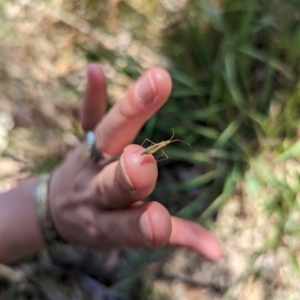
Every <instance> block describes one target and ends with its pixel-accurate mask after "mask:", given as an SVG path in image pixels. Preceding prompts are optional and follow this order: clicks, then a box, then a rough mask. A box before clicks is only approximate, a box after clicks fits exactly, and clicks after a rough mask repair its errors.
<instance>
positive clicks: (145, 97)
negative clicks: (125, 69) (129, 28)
mask: <svg viewBox="0 0 300 300" xmlns="http://www.w3.org/2000/svg"><path fill="white" fill-rule="evenodd" d="M171 87H172V83H171V79H170V76H169V74H168V73H167V72H166V71H164V70H162V69H159V68H154V69H151V70H149V71H147V72H145V73H144V74H143V75H142V76H141V78H139V79H138V81H137V82H135V83H134V84H133V85H132V86H131V87H130V88H129V90H128V92H127V94H126V95H125V97H124V98H123V99H121V100H120V101H119V102H118V103H116V104H115V105H114V106H113V108H112V109H111V110H110V111H109V112H108V113H107V114H104V112H105V107H106V105H105V94H106V79H105V76H104V74H103V71H102V69H101V67H100V66H99V65H97V64H91V65H90V66H89V68H88V71H87V88H86V94H85V99H84V101H83V105H82V109H81V121H82V126H83V129H84V130H85V131H88V130H93V129H94V131H95V134H96V141H97V148H98V149H99V150H100V151H101V152H102V153H103V154H104V156H105V159H104V160H103V161H101V163H100V164H99V165H95V164H94V163H93V162H92V161H91V159H90V158H88V157H87V156H86V154H85V151H86V150H85V145H80V146H79V147H78V148H76V149H75V150H74V151H72V152H71V153H70V154H69V155H68V156H67V158H66V160H65V162H64V163H63V164H62V165H61V166H60V167H59V168H58V169H57V170H56V171H55V172H54V173H53V175H52V179H51V182H50V189H49V209H50V214H51V217H52V220H53V222H54V225H55V228H56V230H57V231H58V233H59V234H60V235H61V237H62V238H63V239H64V240H66V241H67V242H70V243H75V244H84V245H87V246H91V247H94V248H97V249H111V248H121V247H131V248H147V249H152V248H157V247H162V246H164V245H166V244H168V245H174V246H183V247H188V248H191V249H194V250H195V251H197V252H198V253H200V254H202V255H203V256H205V257H206V258H208V259H210V260H216V259H218V258H219V257H220V256H221V250H220V246H219V243H218V242H217V240H216V239H215V238H214V237H213V236H212V235H211V234H210V233H208V232H207V231H206V230H205V229H204V228H202V227H201V226H199V225H198V224H197V223H195V222H192V221H187V220H183V219H180V218H177V217H172V216H170V215H169V212H168V211H167V210H166V208H165V207H164V206H163V205H161V204H160V203H158V202H148V203H142V202H141V200H142V199H143V198H145V197H146V196H148V195H149V194H150V193H151V192H152V191H153V189H154V186H155V183H156V180H157V163H156V160H155V159H154V157H153V156H152V155H140V154H141V152H142V151H143V148H142V147H139V148H137V147H138V146H137V145H130V143H131V142H132V141H133V140H134V138H135V136H136V135H137V133H138V131H139V130H140V128H141V127H142V126H143V124H144V123H145V122H146V121H147V119H149V118H150V117H151V116H152V115H153V114H154V113H155V112H156V111H157V110H158V109H159V108H160V107H161V106H162V105H163V104H164V103H165V102H166V100H167V99H168V97H169V95H170V92H171ZM137 149H138V150H137ZM119 155H121V156H120V158H119V159H118V160H117V161H113V160H112V157H115V156H119Z"/></svg>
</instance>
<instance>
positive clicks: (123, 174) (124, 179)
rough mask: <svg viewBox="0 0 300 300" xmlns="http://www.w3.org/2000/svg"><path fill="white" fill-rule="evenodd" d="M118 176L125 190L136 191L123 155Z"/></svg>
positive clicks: (119, 182)
mask: <svg viewBox="0 0 300 300" xmlns="http://www.w3.org/2000/svg"><path fill="white" fill-rule="evenodd" d="M116 178H117V181H118V184H119V185H120V186H122V187H123V188H124V189H125V190H128V191H130V192H134V191H135V190H136V189H135V187H134V186H133V184H132V182H131V180H130V178H129V176H128V174H127V171H126V168H125V165H124V161H123V156H121V158H120V160H119V165H118V168H117V172H116Z"/></svg>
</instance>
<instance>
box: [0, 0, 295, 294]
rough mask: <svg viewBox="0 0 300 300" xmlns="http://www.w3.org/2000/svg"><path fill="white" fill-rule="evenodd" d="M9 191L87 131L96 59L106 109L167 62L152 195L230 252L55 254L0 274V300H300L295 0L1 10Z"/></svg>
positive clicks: (168, 0) (0, 102) (2, 177)
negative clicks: (84, 120) (85, 98)
mask: <svg viewBox="0 0 300 300" xmlns="http://www.w3.org/2000/svg"><path fill="white" fill-rule="evenodd" d="M0 16H1V17H0V18H1V27H0V40H1V47H0V152H1V158H0V189H1V191H5V190H7V189H9V188H10V187H12V186H13V185H14V184H15V183H16V182H17V181H18V180H20V179H22V178H24V177H27V176H30V175H35V174H40V173H42V172H48V171H51V170H53V168H55V166H56V165H57V164H59V162H60V161H61V160H62V158H63V157H64V154H65V153H66V152H67V150H68V149H70V148H71V147H73V146H74V145H75V144H76V143H78V141H80V140H81V139H82V137H83V134H82V132H81V128H80V123H79V114H78V108H79V105H80V100H81V99H82V93H83V89H84V86H85V70H86V66H87V64H88V62H91V61H93V62H99V63H101V64H102V66H103V68H104V70H105V73H106V76H107V78H108V81H109V85H108V101H109V104H110V105H113V103H114V102H116V101H118V100H119V99H120V98H121V97H122V95H123V94H124V93H125V91H126V89H127V87H128V86H129V85H130V84H131V83H132V82H133V81H134V80H135V79H136V78H137V77H138V76H139V75H140V74H141V73H142V72H143V71H144V70H145V69H147V68H150V67H153V66H162V67H165V68H167V69H168V70H169V71H170V73H171V75H172V79H173V91H172V95H171V97H170V99H169V101H168V103H167V104H166V105H165V106H164V107H163V108H162V109H161V110H160V111H159V112H158V113H157V114H156V115H155V116H153V117H152V118H151V119H150V120H149V121H148V122H147V124H145V126H144V127H143V129H142V131H141V133H140V135H139V136H138V137H137V139H136V143H141V142H142V141H143V140H144V139H145V138H149V139H151V140H153V141H156V142H159V141H161V140H166V139H168V138H169V137H170V136H171V128H174V129H175V133H176V137H177V138H180V139H184V140H185V141H186V142H188V143H190V144H191V145H192V150H190V149H188V148H187V147H185V145H181V144H180V143H178V144H177V143H174V144H171V145H170V146H169V147H168V148H167V149H166V153H167V154H168V156H169V157H170V159H169V160H166V161H163V162H161V163H159V180H158V183H157V186H156V189H155V191H154V192H153V195H151V197H150V198H151V199H156V200H158V201H160V202H161V203H163V204H164V205H165V206H166V207H167V208H168V209H169V210H170V212H171V213H172V214H174V215H179V216H181V217H184V218H187V219H193V220H196V221H198V222H199V223H202V224H203V225H205V226H206V227H207V228H208V229H209V230H211V231H212V232H213V233H214V234H215V235H216V236H217V237H218V238H219V239H220V241H221V243H222V245H223V251H224V257H223V258H222V260H221V261H220V262H219V263H217V264H212V263H209V262H207V261H205V260H203V259H202V258H201V257H199V256H197V255H196V254H195V253H193V252H191V251H189V250H183V249H176V250H175V249H162V250H158V251H132V250H118V251H110V252H106V253H102V252H101V253H96V252H93V251H91V250H89V249H87V248H84V247H80V248H73V247H64V248H59V249H52V250H51V251H48V252H43V253H40V254H37V255H35V256H34V257H32V258H28V259H26V260H23V261H20V262H19V263H17V264H16V265H14V266H10V267H7V266H3V265H0V298H1V299H55V300H57V299H58V300H60V299H62V300H64V299H149V300H150V299H151V300H156V299H159V300H160V299H174V300H177V299H180V300H185V299H186V300H191V299H200V300H202V299H243V300H244V299H245V300H251V299H253V300H254V299H255V300H260V299H278V300H279V299H280V300H281V299H299V298H300V286H299V280H298V278H299V263H300V252H299V250H300V243H299V226H300V198H299V196H300V195H299V187H300V173H299V171H300V164H299V155H300V141H299V136H300V131H299V128H300V122H299V114H300V109H299V105H300V85H299V72H300V2H299V1H297V0H289V1H287V0H244V1H238V0H206V1H205V0H148V1H142V0H102V1H96V0H84V1H77V0H64V1H63V0H48V1H38V0H30V1H29V0H12V1H4V0H2V1H0Z"/></svg>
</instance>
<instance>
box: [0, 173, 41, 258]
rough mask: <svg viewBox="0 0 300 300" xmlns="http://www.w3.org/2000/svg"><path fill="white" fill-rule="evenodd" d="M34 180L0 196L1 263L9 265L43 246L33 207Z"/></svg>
mask: <svg viewBox="0 0 300 300" xmlns="http://www.w3.org/2000/svg"><path fill="white" fill-rule="evenodd" d="M36 184H37V179H36V178H30V179H27V180H24V181H23V182H21V183H20V184H18V185H17V186H16V187H15V188H14V189H12V190H10V191H8V192H7V193H4V194H1V195H0V241H1V243H0V262H1V263H8V262H11V261H14V260H16V259H19V258H21V257H23V256H26V255H29V254H32V253H34V252H36V251H39V250H41V249H43V248H44V247H45V243H44V240H43V237H42V234H41V231H40V228H39V224H38V221H37V217H36V211H35V205H34V190H35V187H36Z"/></svg>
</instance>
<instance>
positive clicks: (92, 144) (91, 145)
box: [86, 131, 104, 164]
mask: <svg viewBox="0 0 300 300" xmlns="http://www.w3.org/2000/svg"><path fill="white" fill-rule="evenodd" d="M86 145H87V155H88V157H89V158H90V159H91V160H92V161H93V162H94V163H95V164H98V163H99V161H101V160H102V159H103V158H104V157H103V155H102V153H101V152H100V151H99V150H98V149H97V146H96V135H95V133H94V132H93V131H89V132H87V134H86Z"/></svg>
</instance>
